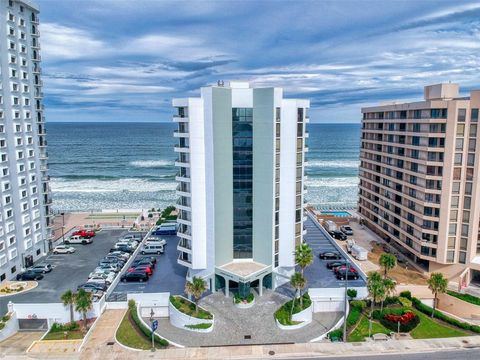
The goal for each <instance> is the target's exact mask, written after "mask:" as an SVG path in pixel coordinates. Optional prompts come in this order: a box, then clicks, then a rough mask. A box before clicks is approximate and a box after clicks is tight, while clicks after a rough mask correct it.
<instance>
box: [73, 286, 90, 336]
mask: <svg viewBox="0 0 480 360" xmlns="http://www.w3.org/2000/svg"><path fill="white" fill-rule="evenodd" d="M92 307H93V301H92V294H91V293H89V292H86V291H85V290H84V289H80V290H78V293H77V296H76V297H75V310H76V311H78V312H79V313H81V314H82V317H83V322H84V327H85V330H86V329H87V312H89V311H90V310H91V309H92Z"/></svg>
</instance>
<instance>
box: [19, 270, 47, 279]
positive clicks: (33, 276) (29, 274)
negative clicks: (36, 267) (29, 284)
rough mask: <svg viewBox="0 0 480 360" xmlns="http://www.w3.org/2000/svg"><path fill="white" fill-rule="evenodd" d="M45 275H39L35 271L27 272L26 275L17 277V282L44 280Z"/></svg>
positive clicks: (22, 274)
mask: <svg viewBox="0 0 480 360" xmlns="http://www.w3.org/2000/svg"><path fill="white" fill-rule="evenodd" d="M42 279H43V275H42V274H40V273H37V272H35V271H33V270H27V271H25V272H24V273H21V274H18V275H17V280H21V281H25V280H42Z"/></svg>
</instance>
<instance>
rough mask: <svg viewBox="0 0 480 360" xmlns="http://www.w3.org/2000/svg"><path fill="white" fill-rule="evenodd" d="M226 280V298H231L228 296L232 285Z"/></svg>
mask: <svg viewBox="0 0 480 360" xmlns="http://www.w3.org/2000/svg"><path fill="white" fill-rule="evenodd" d="M224 279H225V296H226V297H229V296H228V293H229V292H230V288H229V286H230V284H229V283H230V281H229V280H228V279H226V278H224Z"/></svg>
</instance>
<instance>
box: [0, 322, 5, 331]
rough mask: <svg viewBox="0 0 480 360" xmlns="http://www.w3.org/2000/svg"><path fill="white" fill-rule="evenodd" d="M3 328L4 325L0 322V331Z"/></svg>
mask: <svg viewBox="0 0 480 360" xmlns="http://www.w3.org/2000/svg"><path fill="white" fill-rule="evenodd" d="M4 327H5V323H4V322H0V330H2V329H3V328H4Z"/></svg>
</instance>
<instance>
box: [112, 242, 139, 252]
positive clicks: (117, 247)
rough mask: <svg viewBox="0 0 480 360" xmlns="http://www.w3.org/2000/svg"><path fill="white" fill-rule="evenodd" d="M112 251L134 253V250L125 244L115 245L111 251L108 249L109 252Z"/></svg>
mask: <svg viewBox="0 0 480 360" xmlns="http://www.w3.org/2000/svg"><path fill="white" fill-rule="evenodd" d="M114 251H122V252H126V253H129V254H131V253H133V252H134V251H135V249H134V248H132V247H131V246H128V245H125V244H116V245H115V246H114V247H113V248H112V249H110V252H114Z"/></svg>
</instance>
